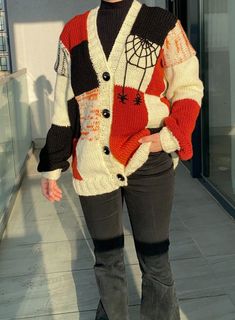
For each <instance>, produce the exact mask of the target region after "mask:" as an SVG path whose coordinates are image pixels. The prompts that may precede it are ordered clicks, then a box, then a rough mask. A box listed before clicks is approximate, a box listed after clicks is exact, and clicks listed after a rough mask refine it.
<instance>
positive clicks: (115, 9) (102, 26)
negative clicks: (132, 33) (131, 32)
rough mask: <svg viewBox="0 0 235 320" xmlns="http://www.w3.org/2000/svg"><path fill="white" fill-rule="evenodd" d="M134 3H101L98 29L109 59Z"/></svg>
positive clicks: (122, 1)
mask: <svg viewBox="0 0 235 320" xmlns="http://www.w3.org/2000/svg"><path fill="white" fill-rule="evenodd" d="M132 2H133V0H121V1H118V2H107V1H105V0H101V2H100V7H99V10H98V16H97V29H98V34H99V38H100V42H101V44H102V47H103V50H104V53H105V55H106V58H107V59H108V56H109V54H110V52H111V49H112V46H113V44H114V41H115V39H116V37H117V34H118V32H119V30H120V27H121V25H122V23H123V21H124V19H125V16H126V14H127V12H128V10H129V8H130V6H131V4H132Z"/></svg>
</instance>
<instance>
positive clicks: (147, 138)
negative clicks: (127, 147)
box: [138, 133, 158, 143]
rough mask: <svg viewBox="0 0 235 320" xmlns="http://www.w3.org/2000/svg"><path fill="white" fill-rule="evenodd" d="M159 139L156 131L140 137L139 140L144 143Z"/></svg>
mask: <svg viewBox="0 0 235 320" xmlns="http://www.w3.org/2000/svg"><path fill="white" fill-rule="evenodd" d="M157 140H158V137H157V134H156V133H154V134H150V135H149V136H144V137H142V138H141V139H139V140H138V141H139V142H140V143H143V142H149V141H157Z"/></svg>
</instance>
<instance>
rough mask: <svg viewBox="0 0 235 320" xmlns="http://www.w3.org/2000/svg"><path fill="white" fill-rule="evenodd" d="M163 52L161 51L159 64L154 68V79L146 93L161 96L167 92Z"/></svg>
mask: <svg viewBox="0 0 235 320" xmlns="http://www.w3.org/2000/svg"><path fill="white" fill-rule="evenodd" d="M162 59H163V50H162V49H161V50H160V53H159V57H158V60H157V64H156V65H155V67H154V71H153V75H152V79H151V80H150V82H149V85H148V87H147V90H146V92H145V93H147V94H153V95H157V96H160V94H161V93H162V92H163V91H164V90H165V83H164V81H163V78H164V68H163V65H162Z"/></svg>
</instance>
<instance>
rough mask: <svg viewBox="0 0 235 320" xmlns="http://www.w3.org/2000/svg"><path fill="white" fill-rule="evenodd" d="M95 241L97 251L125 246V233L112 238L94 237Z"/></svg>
mask: <svg viewBox="0 0 235 320" xmlns="http://www.w3.org/2000/svg"><path fill="white" fill-rule="evenodd" d="M92 241H93V243H94V250H95V251H97V252H104V251H109V250H114V249H117V248H123V247H124V235H123V234H121V235H120V236H117V237H114V238H110V239H102V240H100V239H94V238H93V239H92Z"/></svg>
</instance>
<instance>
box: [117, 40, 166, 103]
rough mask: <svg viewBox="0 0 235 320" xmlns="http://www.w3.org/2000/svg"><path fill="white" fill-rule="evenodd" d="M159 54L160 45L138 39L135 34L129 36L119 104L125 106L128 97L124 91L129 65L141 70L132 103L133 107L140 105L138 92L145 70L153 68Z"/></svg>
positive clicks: (126, 44)
mask: <svg viewBox="0 0 235 320" xmlns="http://www.w3.org/2000/svg"><path fill="white" fill-rule="evenodd" d="M159 52H160V45H158V44H157V43H154V42H152V41H150V40H148V39H146V38H142V37H139V36H137V35H135V34H129V36H128V37H127V39H126V43H125V54H126V67H125V75H124V81H123V85H122V92H121V93H119V94H118V99H119V100H120V102H122V103H123V104H125V101H126V100H128V95H127V94H125V92H124V89H125V82H126V77H127V71H128V70H127V69H128V64H131V65H134V66H136V67H138V68H140V69H143V75H142V77H141V80H140V84H139V86H138V90H137V93H136V96H135V98H134V101H133V103H134V104H135V105H140V104H141V102H142V100H141V95H140V93H139V91H140V88H141V85H142V83H143V79H144V76H145V74H146V71H147V69H148V68H151V67H153V66H154V65H155V64H156V63H157V59H158V57H159Z"/></svg>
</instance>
